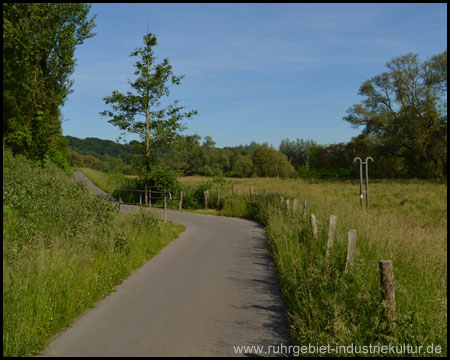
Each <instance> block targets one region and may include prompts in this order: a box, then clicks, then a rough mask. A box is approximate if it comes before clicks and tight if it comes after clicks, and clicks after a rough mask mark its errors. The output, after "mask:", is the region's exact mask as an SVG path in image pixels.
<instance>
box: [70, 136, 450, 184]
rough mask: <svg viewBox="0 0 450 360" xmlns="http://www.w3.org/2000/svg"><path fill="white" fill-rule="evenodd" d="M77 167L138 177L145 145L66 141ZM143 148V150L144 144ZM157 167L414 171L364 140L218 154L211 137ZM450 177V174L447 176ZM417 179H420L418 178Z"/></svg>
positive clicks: (269, 172)
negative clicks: (363, 165)
mask: <svg viewBox="0 0 450 360" xmlns="http://www.w3.org/2000/svg"><path fill="white" fill-rule="evenodd" d="M66 139H67V140H68V143H69V146H70V147H71V150H70V163H71V165H72V166H79V167H89V168H93V169H96V170H100V171H104V172H120V173H124V174H129V175H134V174H137V170H136V169H135V167H134V166H135V165H136V164H138V161H139V151H140V150H139V149H140V148H139V145H140V144H139V142H137V141H135V140H133V141H131V142H130V143H129V144H119V143H115V142H113V141H111V140H101V139H97V138H86V139H84V140H83V139H78V138H76V137H72V136H66ZM141 145H142V144H141ZM152 156H153V157H154V159H153V161H154V162H155V163H159V164H162V165H164V166H167V167H169V168H171V169H172V170H175V171H177V172H178V174H179V175H185V176H188V175H202V176H226V177H237V178H241V177H255V176H261V177H299V178H306V179H307V178H315V179H351V178H359V175H360V174H359V162H354V161H353V159H354V158H355V157H357V156H358V157H360V158H362V159H363V160H364V159H365V158H366V157H368V156H370V157H372V158H373V159H374V162H370V169H369V171H370V177H371V178H405V177H408V176H407V172H408V169H407V168H406V167H405V163H404V162H403V161H402V159H401V158H395V157H393V156H390V154H389V153H386V151H385V149H383V147H382V146H380V145H378V144H376V143H375V142H373V141H371V140H370V138H368V137H365V136H363V135H360V136H357V137H354V138H352V139H351V141H349V142H347V143H337V144H330V145H320V144H317V143H316V142H315V141H313V140H304V139H299V138H297V139H296V140H289V139H287V138H286V139H284V140H282V141H281V143H280V145H279V147H278V149H276V148H274V147H273V146H270V145H269V144H267V143H264V144H257V143H256V142H254V141H253V142H251V143H250V144H249V145H239V146H235V147H224V148H217V147H216V146H215V142H214V141H213V140H212V138H211V137H210V136H205V137H204V138H203V139H202V137H201V136H199V135H186V136H179V137H178V139H177V141H176V142H175V144H174V145H173V146H172V147H171V148H169V147H166V148H160V149H158V150H157V151H156V150H155V151H154V152H153V153H152ZM445 174H446V172H445ZM412 177H414V176H412Z"/></svg>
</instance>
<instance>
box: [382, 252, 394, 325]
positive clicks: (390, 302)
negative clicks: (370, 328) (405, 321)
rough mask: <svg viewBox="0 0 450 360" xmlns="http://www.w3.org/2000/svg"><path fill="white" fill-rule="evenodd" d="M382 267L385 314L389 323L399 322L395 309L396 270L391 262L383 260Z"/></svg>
mask: <svg viewBox="0 0 450 360" xmlns="http://www.w3.org/2000/svg"><path fill="white" fill-rule="evenodd" d="M379 265H380V288H381V298H382V299H383V308H384V314H385V316H386V318H387V319H388V320H389V321H395V320H397V313H396V309H395V282H394V268H393V266H392V261H391V260H381V261H380V262H379Z"/></svg>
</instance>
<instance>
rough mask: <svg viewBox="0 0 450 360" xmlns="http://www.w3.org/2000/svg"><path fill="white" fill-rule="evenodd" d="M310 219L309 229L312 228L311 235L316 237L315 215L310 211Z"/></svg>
mask: <svg viewBox="0 0 450 360" xmlns="http://www.w3.org/2000/svg"><path fill="white" fill-rule="evenodd" d="M310 221H311V229H312V233H313V237H314V238H317V223H316V215H314V214H313V213H311V217H310Z"/></svg>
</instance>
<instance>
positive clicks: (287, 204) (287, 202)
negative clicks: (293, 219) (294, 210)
mask: <svg viewBox="0 0 450 360" xmlns="http://www.w3.org/2000/svg"><path fill="white" fill-rule="evenodd" d="M286 211H289V199H286Z"/></svg>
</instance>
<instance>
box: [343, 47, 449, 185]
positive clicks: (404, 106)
mask: <svg viewBox="0 0 450 360" xmlns="http://www.w3.org/2000/svg"><path fill="white" fill-rule="evenodd" d="M386 67H387V68H388V71H387V72H384V73H382V74H381V75H377V76H375V77H373V78H372V79H370V80H367V81H365V82H364V83H363V84H362V85H361V87H360V89H359V95H361V96H364V97H365V99H364V100H363V102H362V103H361V104H356V105H353V106H352V107H350V108H349V109H348V110H347V113H348V115H347V116H346V117H344V120H346V121H348V122H350V123H351V124H353V126H354V127H358V126H365V128H364V130H363V135H364V136H369V137H371V139H372V140H373V141H374V142H376V143H377V144H379V145H381V146H382V149H383V152H384V153H386V154H389V156H390V157H396V158H398V159H400V160H401V162H402V165H403V166H402V167H401V168H399V169H398V170H400V171H401V175H402V176H407V177H421V178H433V177H439V176H442V175H444V174H445V175H446V171H447V170H446V167H447V109H446V107H447V106H446V102H447V90H446V89H447V88H446V84H447V51H445V52H443V53H442V54H438V55H436V56H434V57H432V58H431V59H430V60H428V61H425V62H423V63H420V62H419V59H418V55H416V54H407V55H404V56H400V57H397V58H394V59H393V60H391V61H390V62H388V63H387V64H386ZM444 84H445V85H444Z"/></svg>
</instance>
